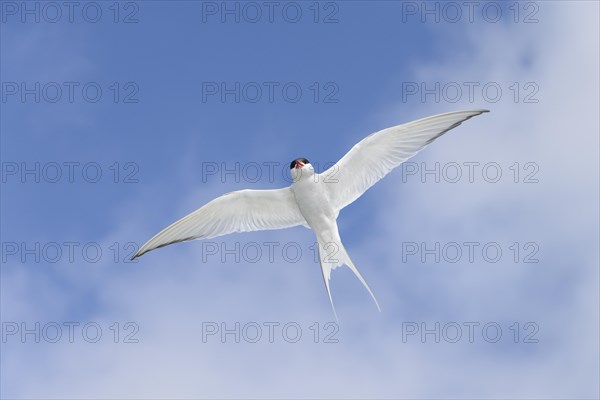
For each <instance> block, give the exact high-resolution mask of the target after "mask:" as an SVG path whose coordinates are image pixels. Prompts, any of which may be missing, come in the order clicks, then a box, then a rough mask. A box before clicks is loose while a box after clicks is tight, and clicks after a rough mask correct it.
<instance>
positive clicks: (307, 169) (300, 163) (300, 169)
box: [290, 158, 315, 182]
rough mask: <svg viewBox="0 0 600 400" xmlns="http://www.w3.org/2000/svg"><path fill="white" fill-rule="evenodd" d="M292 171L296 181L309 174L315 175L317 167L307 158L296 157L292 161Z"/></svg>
mask: <svg viewBox="0 0 600 400" xmlns="http://www.w3.org/2000/svg"><path fill="white" fill-rule="evenodd" d="M290 173H291V174H292V179H293V180H294V182H296V181H297V180H299V179H301V178H305V177H307V176H313V175H314V173H315V169H314V168H313V166H312V165H311V164H310V161H308V160H307V159H306V158H296V159H295V160H294V161H292V162H291V163H290Z"/></svg>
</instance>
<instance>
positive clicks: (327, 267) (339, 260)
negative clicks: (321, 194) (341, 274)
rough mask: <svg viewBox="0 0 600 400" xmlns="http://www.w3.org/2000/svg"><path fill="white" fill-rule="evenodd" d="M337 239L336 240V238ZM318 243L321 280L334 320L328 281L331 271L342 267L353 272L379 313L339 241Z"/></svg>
mask: <svg viewBox="0 0 600 400" xmlns="http://www.w3.org/2000/svg"><path fill="white" fill-rule="evenodd" d="M336 239H337V238H336ZM318 242H319V260H320V261H321V272H323V280H324V281H325V288H326V289H327V294H328V295H329V301H330V302H331V307H332V308H333V314H334V315H335V319H336V320H337V319H338V317H337V313H336V312H335V307H334V305H333V298H332V297H331V289H330V288H329V280H330V279H331V271H332V270H334V269H336V268H337V267H340V266H342V265H347V266H348V268H350V269H351V270H352V272H354V275H356V277H357V278H358V280H359V281H360V282H361V283H362V284H363V285H364V287H365V288H366V289H367V291H368V292H369V294H370V295H371V297H372V298H373V301H375V305H376V306H377V309H378V310H379V312H381V308H380V307H379V303H378V302H377V299H376V298H375V295H374V294H373V292H372V291H371V288H369V285H367V282H366V281H365V279H364V278H363V277H362V275H361V274H360V272H358V269H357V268H356V266H355V265H354V263H353V262H352V259H351V258H350V256H349V255H348V252H347V251H346V249H345V248H344V245H343V244H342V242H341V240H339V239H337V240H323V239H321V238H319V239H318Z"/></svg>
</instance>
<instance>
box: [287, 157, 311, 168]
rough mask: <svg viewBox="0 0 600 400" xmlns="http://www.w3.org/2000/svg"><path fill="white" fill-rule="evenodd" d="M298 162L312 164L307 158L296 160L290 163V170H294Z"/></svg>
mask: <svg viewBox="0 0 600 400" xmlns="http://www.w3.org/2000/svg"><path fill="white" fill-rule="evenodd" d="M296 161H300V162H301V163H302V164H310V161H308V160H307V159H306V158H296V159H295V160H294V161H292V162H291V163H290V169H294V168H295V167H296Z"/></svg>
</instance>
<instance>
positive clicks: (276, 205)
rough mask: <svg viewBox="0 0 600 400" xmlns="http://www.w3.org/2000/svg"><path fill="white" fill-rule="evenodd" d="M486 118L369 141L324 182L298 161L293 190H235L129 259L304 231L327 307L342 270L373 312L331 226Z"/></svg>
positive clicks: (427, 121)
mask: <svg viewBox="0 0 600 400" xmlns="http://www.w3.org/2000/svg"><path fill="white" fill-rule="evenodd" d="M486 111H487V110H471V111H457V112H452V113H446V114H440V115H435V116H432V117H428V118H423V119H420V120H417V121H413V122H410V123H408V124H404V125H398V126H395V127H392V128H388V129H384V130H382V131H379V132H376V133H373V134H371V135H369V136H367V137H366V138H365V139H363V140H362V141H360V142H359V143H358V144H356V145H355V146H354V147H353V148H352V149H351V150H350V151H349V152H348V153H347V154H346V155H345V156H344V157H343V158H342V159H341V160H340V161H338V162H337V163H336V164H335V165H334V166H332V167H331V168H330V169H328V170H327V171H325V172H323V173H321V174H317V173H315V171H314V168H313V167H312V165H311V164H310V162H309V161H308V160H307V159H305V158H299V159H296V160H294V161H292V163H291V164H290V170H291V175H292V178H293V183H292V185H291V186H290V187H287V188H282V189H275V190H240V191H237V192H231V193H227V194H225V195H223V196H221V197H218V198H216V199H214V200H213V201H211V202H209V203H207V204H206V205H204V206H203V207H201V208H199V209H198V210H196V211H194V212H193V213H191V214H189V215H188V216H186V217H184V218H182V219H180V220H179V221H177V222H175V223H174V224H172V225H170V226H168V227H167V228H165V229H163V230H162V231H161V232H159V233H158V234H156V235H155V236H154V237H153V238H152V239H150V240H149V241H148V242H146V243H145V244H144V245H143V246H142V247H141V248H140V249H139V250H138V252H137V253H136V254H135V255H134V257H133V258H136V257H139V256H141V255H143V254H144V253H146V252H148V251H151V250H153V249H156V248H159V247H163V246H166V245H169V244H172V243H177V242H182V241H187V240H193V239H209V238H212V237H217V236H222V235H225V234H228V233H233V232H249V231H256V230H268V229H282V228H288V227H293V226H298V225H303V226H306V227H309V228H310V229H312V230H313V231H314V233H315V236H316V239H317V242H318V244H319V259H320V263H321V271H322V274H323V280H324V281H325V286H326V288H327V293H328V295H329V299H330V301H331V305H332V307H333V300H332V298H331V291H330V288H329V280H330V277H331V271H332V270H333V269H335V268H337V267H339V266H342V265H347V266H348V267H349V268H350V269H351V270H352V271H353V272H354V274H355V275H356V276H357V278H358V279H359V280H360V281H361V282H362V284H363V285H364V286H365V287H366V289H367V290H368V291H369V293H370V294H371V296H372V297H373V300H374V301H375V303H376V304H377V300H376V299H375V296H374V295H373V292H372V291H371V289H370V288H369V286H368V285H367V283H366V282H365V280H364V279H363V277H362V276H361V274H360V272H359V271H358V269H357V268H356V266H355V265H354V263H353V262H352V260H351V259H350V256H349V255H348V252H347V251H346V249H345V248H344V246H343V244H342V241H341V239H340V234H339V232H338V227H337V221H336V220H337V217H338V215H339V213H340V210H341V209H342V208H344V207H345V206H347V205H348V204H350V203H352V202H353V201H355V200H356V199H357V198H359V197H360V196H361V195H362V194H363V193H364V192H365V191H366V190H368V189H369V188H370V187H371V186H373V185H374V184H375V183H376V182H378V181H379V180H380V179H381V178H383V177H384V176H385V175H386V174H387V173H389V172H390V171H391V170H392V169H394V168H396V167H397V166H399V165H400V164H401V163H402V162H404V161H406V160H407V159H408V158H410V157H412V156H413V155H415V154H416V153H417V152H418V151H419V150H421V149H422V148H424V147H425V146H427V145H428V144H429V143H431V142H432V141H433V140H435V139H436V138H438V137H439V136H441V135H442V134H444V133H445V132H447V131H449V130H450V129H452V128H455V127H456V126H458V125H460V124H461V122H463V121H465V120H467V119H469V118H471V117H473V116H476V115H479V114H481V113H483V112H486ZM377 308H379V304H377ZM334 313H335V308H334ZM336 317H337V316H336Z"/></svg>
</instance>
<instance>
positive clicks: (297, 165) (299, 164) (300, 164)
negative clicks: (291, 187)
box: [295, 161, 304, 169]
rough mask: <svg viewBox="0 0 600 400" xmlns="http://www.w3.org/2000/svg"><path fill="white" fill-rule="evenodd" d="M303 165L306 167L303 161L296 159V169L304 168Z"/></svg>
mask: <svg viewBox="0 0 600 400" xmlns="http://www.w3.org/2000/svg"><path fill="white" fill-rule="evenodd" d="M302 167H304V164H302V162H300V161H296V166H295V168H296V169H300V168H302Z"/></svg>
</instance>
